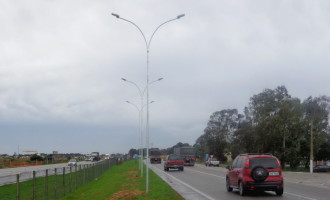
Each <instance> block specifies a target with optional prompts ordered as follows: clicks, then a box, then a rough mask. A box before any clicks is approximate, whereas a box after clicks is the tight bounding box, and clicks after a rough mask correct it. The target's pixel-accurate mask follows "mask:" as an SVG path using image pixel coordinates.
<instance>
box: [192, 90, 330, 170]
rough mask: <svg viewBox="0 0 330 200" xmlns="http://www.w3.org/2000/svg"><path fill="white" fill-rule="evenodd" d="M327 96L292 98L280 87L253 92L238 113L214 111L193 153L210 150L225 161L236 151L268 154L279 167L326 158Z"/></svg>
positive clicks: (329, 139)
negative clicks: (227, 156)
mask: <svg viewBox="0 0 330 200" xmlns="http://www.w3.org/2000/svg"><path fill="white" fill-rule="evenodd" d="M329 113H330V97H328V96H319V97H312V96H310V97H308V98H306V99H305V100H303V101H301V100H300V99H299V98H295V97H292V96H291V95H290V94H289V93H288V90H287V89H286V87H285V86H278V87H277V88H275V89H264V90H263V91H262V92H261V93H259V94H256V95H253V96H252V97H251V98H250V101H249V103H248V105H247V106H246V107H245V108H244V113H239V112H238V110H237V109H223V110H220V111H216V112H214V113H213V114H212V115H211V116H210V119H209V121H208V123H207V126H206V128H205V129H204V133H203V134H202V135H201V136H200V137H199V138H198V139H197V140H196V143H195V144H194V147H195V148H196V150H197V154H198V156H199V157H204V155H205V154H213V155H214V156H215V157H217V158H218V159H220V160H223V161H224V160H226V156H225V155H226V153H229V152H230V153H231V155H232V158H234V157H236V155H238V154H240V153H272V154H273V155H275V156H277V157H278V158H279V159H280V160H281V163H282V165H283V166H285V164H288V165H290V167H292V168H295V167H297V166H299V165H305V167H306V168H307V167H308V165H309V160H310V152H311V151H310V147H311V137H313V140H312V141H313V143H312V148H313V156H314V160H330V128H329Z"/></svg>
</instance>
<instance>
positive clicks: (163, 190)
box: [61, 160, 183, 200]
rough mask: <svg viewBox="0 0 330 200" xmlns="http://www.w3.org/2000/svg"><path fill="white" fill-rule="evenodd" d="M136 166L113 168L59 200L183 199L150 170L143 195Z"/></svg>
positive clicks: (142, 187) (123, 165)
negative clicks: (146, 191) (147, 186)
mask: <svg viewBox="0 0 330 200" xmlns="http://www.w3.org/2000/svg"><path fill="white" fill-rule="evenodd" d="M137 166H138V164H137V160H131V161H127V162H125V163H123V164H122V165H117V166H114V167H112V168H111V169H109V170H107V171H106V172H105V173H103V174H102V175H101V176H100V177H99V178H98V179H95V180H94V181H92V182H89V183H87V184H86V185H84V186H82V187H81V188H79V189H78V190H76V191H75V192H73V193H70V194H68V195H66V196H64V197H63V198H61V200H72V199H77V200H78V199H79V200H90V199H93V200H116V199H155V200H156V199H157V200H167V199H168V200H173V199H175V200H180V199H183V198H182V197H181V196H180V195H179V194H177V193H176V192H175V191H174V190H173V189H172V188H171V187H170V186H169V185H168V184H166V183H165V182H164V181H163V180H162V179H161V178H159V177H158V176H157V175H156V174H155V173H154V172H153V171H151V170H150V171H149V192H148V193H145V178H142V177H140V176H139V175H138V169H137Z"/></svg>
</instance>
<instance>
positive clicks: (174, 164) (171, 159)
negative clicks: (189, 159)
mask: <svg viewBox="0 0 330 200" xmlns="http://www.w3.org/2000/svg"><path fill="white" fill-rule="evenodd" d="M170 168H172V169H178V170H179V171H183V169H184V160H183V158H182V157H181V156H178V155H169V156H167V158H166V159H165V163H164V170H165V171H169V169H170Z"/></svg>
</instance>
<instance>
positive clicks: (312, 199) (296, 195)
mask: <svg viewBox="0 0 330 200" xmlns="http://www.w3.org/2000/svg"><path fill="white" fill-rule="evenodd" d="M284 194H288V195H291V196H295V197H299V198H303V199H308V200H317V199H314V198H310V197H306V196H302V195H298V194H293V193H290V192H284Z"/></svg>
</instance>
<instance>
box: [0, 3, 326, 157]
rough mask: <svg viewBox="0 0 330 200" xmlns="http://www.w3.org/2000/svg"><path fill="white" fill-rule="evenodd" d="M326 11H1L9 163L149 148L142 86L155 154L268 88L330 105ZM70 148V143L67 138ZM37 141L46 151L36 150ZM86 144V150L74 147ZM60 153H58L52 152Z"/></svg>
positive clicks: (289, 6) (128, 6)
mask: <svg viewBox="0 0 330 200" xmlns="http://www.w3.org/2000/svg"><path fill="white" fill-rule="evenodd" d="M329 7H330V3H328V2H326V1H308V0H306V1H298V0H294V1H284V0H283V1H278V0H274V1H262V0H259V1H215V0H214V1H213V0H207V1H188V0H183V1H168V0H167V1H148V0H138V1H134V2H132V1H121V0H120V1H119V0H117V1H101V0H99V1H87V0H83V1H81V0H79V1H69V2H68V1H61V0H59V1H41V0H40V1H37V0H35V1H29V2H26V1H0V27H1V30H2V31H1V32H0V44H1V45H0V55H1V57H0V122H1V123H0V124H1V126H2V131H1V138H2V139H1V140H0V153H1V152H6V153H13V152H14V151H16V147H17V145H23V143H24V145H26V148H35V149H38V150H40V151H41V152H50V151H52V150H58V151H60V152H71V151H72V152H85V151H86V152H88V151H94V150H95V149H93V148H91V145H90V143H93V146H92V147H96V146H97V148H98V150H99V151H101V152H104V153H105V152H117V151H118V152H127V151H128V149H129V148H131V147H138V129H137V128H138V119H137V111H136V110H135V109H134V108H133V107H132V106H130V105H128V104H126V103H125V101H126V100H129V101H132V102H134V103H137V104H138V103H139V94H138V92H137V90H136V89H135V88H134V86H132V85H129V84H127V83H125V82H123V81H121V80H120V79H121V78H122V77H125V78H127V79H129V80H131V81H134V82H136V83H137V84H138V85H140V86H141V87H143V86H144V85H145V83H146V51H145V45H144V43H143V39H142V37H141V35H140V34H139V32H138V30H137V29H136V28H135V27H133V26H132V25H130V24H128V23H126V22H124V21H121V20H118V19H116V18H114V17H113V16H111V14H110V13H111V12H114V13H118V14H120V15H121V16H123V17H125V18H127V19H131V20H133V21H134V22H136V23H137V24H139V25H140V26H141V28H142V30H143V31H144V32H145V33H146V36H147V37H148V38H149V37H150V36H151V33H152V32H153V30H154V28H156V27H157V26H158V25H159V24H160V23H161V22H163V21H165V20H167V19H170V18H172V17H175V16H177V15H178V14H181V13H186V17H184V18H183V19H180V20H178V21H175V22H171V23H169V24H166V25H165V26H164V27H162V28H161V29H160V30H159V31H158V32H157V34H156V35H155V37H154V39H153V41H152V44H151V51H150V79H151V80H155V79H157V78H159V77H164V80H162V81H161V82H157V83H155V84H154V85H152V86H151V87H150V99H151V100H154V101H156V102H155V103H154V104H152V105H151V106H150V116H151V118H150V123H151V127H150V131H151V136H150V138H151V142H152V143H153V146H158V147H162V148H165V147H168V146H172V145H174V144H176V143H177V142H179V141H182V142H189V143H191V144H193V143H194V141H195V140H196V139H197V137H198V136H199V135H201V134H202V133H203V129H204V127H205V126H206V123H207V120H208V118H209V116H210V115H211V113H212V112H214V111H217V110H221V109H225V108H237V109H239V110H241V111H242V109H243V108H244V106H246V105H247V103H248V101H249V98H250V97H251V96H252V95H254V94H257V93H259V92H261V91H262V90H263V89H264V88H275V87H276V86H278V85H285V86H286V87H287V88H288V90H289V92H290V94H291V95H292V96H296V97H299V98H301V99H304V98H306V97H307V96H309V95H313V96H318V95H323V94H329V93H330V91H329V90H330V89H329V87H327V85H328V84H327V83H328V82H329V77H328V74H329V68H328V63H329V56H328V55H329V46H330V39H329V37H328V36H329V35H330V28H329V26H328V23H329V21H330V20H329V18H330V15H329V13H328V10H329ZM63 138H65V139H63ZM36 141H37V142H36ZM72 141H74V145H70V144H72V143H71V142H72ZM49 144H51V145H49Z"/></svg>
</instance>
